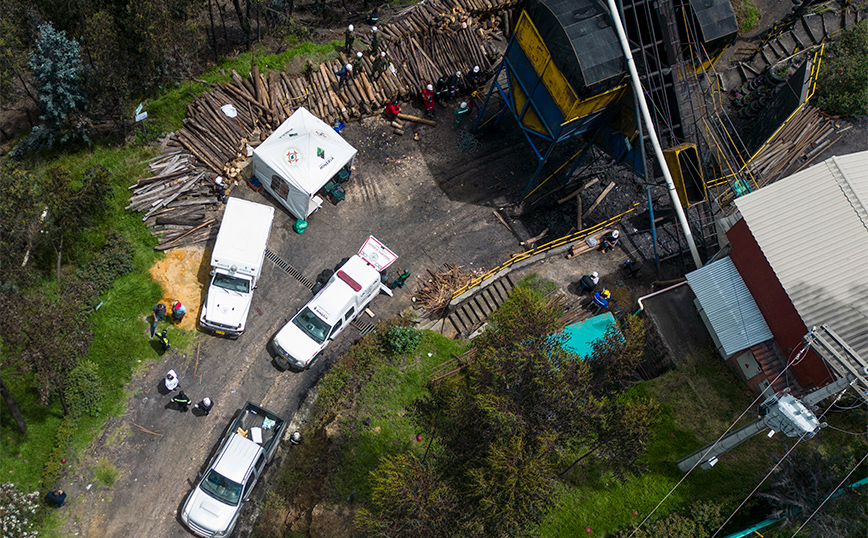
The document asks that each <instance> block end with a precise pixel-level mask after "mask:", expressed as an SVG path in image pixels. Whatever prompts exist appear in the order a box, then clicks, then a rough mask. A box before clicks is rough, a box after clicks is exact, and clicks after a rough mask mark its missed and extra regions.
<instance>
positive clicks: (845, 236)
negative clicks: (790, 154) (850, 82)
mask: <svg viewBox="0 0 868 538" xmlns="http://www.w3.org/2000/svg"><path fill="white" fill-rule="evenodd" d="M735 203H736V206H737V207H738V209H739V211H740V212H741V214H742V216H744V219H745V222H746V223H747V225H748V227H749V228H750V231H751V233H752V234H753V236H754V238H755V239H756V242H757V244H758V245H759V247H760V249H761V250H762V252H763V254H764V255H765V257H766V259H767V260H768V262H769V265H770V266H771V267H772V269H773V270H774V272H775V275H776V276H777V278H778V280H779V281H780V283H781V286H783V288H784V290H785V291H786V292H787V295H788V296H789V297H790V300H791V301H792V302H793V306H795V308H796V311H797V312H798V313H799V316H801V318H802V321H804V322H805V325H806V326H808V327H813V326H819V325H822V324H824V323H825V324H826V325H828V326H829V327H830V328H832V329H833V330H834V331H835V332H836V333H837V334H839V335H840V336H841V337H842V338H843V339H844V340H845V341H846V342H847V343H848V344H849V345H850V346H851V347H852V348H854V349H855V350H856V351H857V352H858V353H859V354H860V355H862V356H868V207H866V203H868V151H863V152H859V153H852V154H849V155H842V156H836V157H832V158H831V159H828V160H826V161H824V162H823V163H820V164H818V165H815V166H812V167H811V168H808V169H806V170H803V171H801V172H798V173H796V174H793V175H791V176H789V177H787V178H785V179H782V180H780V181H777V182H775V183H773V184H771V185H768V186H766V187H763V188H762V189H760V190H758V191H756V192H753V193H751V194H748V195H746V196H743V197H741V198H739V199H737V200H736V202H735Z"/></svg>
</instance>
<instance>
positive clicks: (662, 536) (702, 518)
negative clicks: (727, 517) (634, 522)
mask: <svg viewBox="0 0 868 538" xmlns="http://www.w3.org/2000/svg"><path fill="white" fill-rule="evenodd" d="M720 508H721V507H720V505H717V504H713V503H707V502H705V503H697V504H695V505H693V506H692V507H691V508H690V511H689V512H688V513H687V514H684V515H681V514H679V513H677V512H672V513H671V514H669V515H668V516H666V517H665V518H663V519H658V520H657V521H654V522H651V523H648V524H646V525H645V526H644V527H642V528H641V529H639V530H638V531H636V532H635V533H633V531H632V530H626V531H623V532H621V533H619V534H618V538H627V537H628V536H635V537H636V538H695V537H696V536H711V534H712V533H713V532H714V531H715V530H716V529H717V528H718V526H719V525H720V524H721V523H722V522H723V516H721V514H720Z"/></svg>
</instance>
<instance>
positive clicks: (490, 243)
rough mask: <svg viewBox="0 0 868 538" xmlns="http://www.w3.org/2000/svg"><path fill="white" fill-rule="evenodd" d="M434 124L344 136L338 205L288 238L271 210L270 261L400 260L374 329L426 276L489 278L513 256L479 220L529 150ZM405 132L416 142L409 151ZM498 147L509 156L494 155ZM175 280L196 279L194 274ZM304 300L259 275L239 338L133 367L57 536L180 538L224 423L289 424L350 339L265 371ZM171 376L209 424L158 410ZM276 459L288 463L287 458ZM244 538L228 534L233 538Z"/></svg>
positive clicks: (275, 277)
mask: <svg viewBox="0 0 868 538" xmlns="http://www.w3.org/2000/svg"><path fill="white" fill-rule="evenodd" d="M440 116H441V117H442V118H444V121H442V122H441V125H440V126H438V127H437V128H431V127H425V126H418V125H410V126H409V127H408V129H407V132H406V134H405V135H404V136H403V137H396V136H394V135H392V134H391V129H389V128H388V126H387V122H385V121H383V120H381V119H374V120H367V121H366V122H364V123H363V124H362V125H359V124H352V125H350V126H349V127H347V129H346V130H345V131H344V133H343V134H344V135H345V137H346V138H347V140H348V141H349V142H350V143H352V144H353V145H355V146H356V148H357V149H358V150H359V155H358V157H357V160H356V163H357V166H356V170H355V172H354V174H353V177H352V179H351V180H350V182H349V183H348V184H347V197H346V200H345V201H343V202H341V203H340V204H339V205H338V206H334V205H331V204H328V203H327V204H325V205H324V207H323V208H322V209H321V210H320V211H318V212H317V213H316V214H314V215H312V216H311V217H310V219H309V226H308V228H307V231H305V233H304V234H303V235H298V234H296V233H295V232H293V231H292V228H291V225H292V222H293V220H294V219H293V218H292V217H291V216H290V215H289V214H288V213H287V212H286V211H284V210H283V209H281V208H278V211H277V212H276V216H275V222H274V226H273V228H272V234H271V238H270V241H269V247H270V248H271V249H272V250H273V251H274V252H275V253H277V254H278V255H279V256H280V257H281V258H283V259H284V260H286V261H287V262H289V263H290V264H291V265H293V266H294V267H295V268H296V269H298V270H299V271H300V272H301V273H302V274H304V275H306V276H307V277H308V278H311V279H313V278H315V277H316V275H317V274H318V273H319V272H320V271H321V270H322V269H324V268H331V267H333V266H334V265H335V264H336V263H337V262H338V261H340V260H341V259H342V258H344V257H346V256H349V255H351V254H353V253H355V252H356V250H358V248H359V247H360V246H361V244H362V242H363V241H364V239H365V238H366V237H367V236H368V235H369V234H373V235H376V236H377V237H378V238H379V239H380V240H382V241H383V242H384V243H385V244H386V245H388V246H389V247H390V248H392V249H393V250H394V251H395V252H396V253H397V254H398V255H399V256H400V258H399V260H398V262H397V263H396V264H395V266H394V267H393V268H390V272H391V273H393V275H392V276H396V275H397V274H398V273H399V272H400V271H402V270H403V269H405V268H407V269H409V270H410V271H411V272H412V274H413V277H411V279H410V281H409V285H408V286H406V287H405V288H403V289H402V290H398V291H397V292H396V294H395V297H394V298H391V299H390V298H388V297H386V296H385V295H381V296H380V297H378V298H376V299H375V300H374V302H373V303H372V305H371V309H372V310H373V311H374V312H375V313H376V314H377V317H376V319H375V321H379V320H384V319H387V318H388V317H390V316H393V315H395V314H397V313H399V312H401V311H402V310H404V309H406V308H408V307H409V306H410V305H411V304H412V303H411V302H410V294H411V293H412V290H413V289H414V288H415V282H416V281H415V279H416V278H418V276H419V275H425V269H428V268H431V269H434V268H436V267H438V266H440V265H441V264H443V263H453V264H458V265H465V266H467V267H468V268H476V267H491V266H493V265H496V264H497V263H499V262H500V261H502V260H504V259H505V258H507V257H508V256H509V255H510V254H512V253H513V252H514V251H516V249H517V248H518V246H517V244H516V239H515V237H514V236H513V235H512V233H511V232H510V231H508V230H507V229H506V228H505V227H504V226H503V225H502V224H501V223H499V222H498V221H497V219H496V218H495V217H494V215H493V214H492V209H493V208H496V207H499V206H500V205H503V204H504V203H506V201H507V200H508V199H509V198H512V199H514V198H515V196H516V191H518V192H519V193H520V189H522V188H523V187H524V184H523V180H520V179H518V178H526V177H528V174H529V169H532V167H533V166H534V165H535V159H529V158H528V157H529V150H528V148H526V147H524V146H523V145H521V144H520V143H521V140H520V139H518V138H517V137H518V136H520V135H519V134H518V133H517V132H516V131H515V130H507V131H506V133H507V134H505V135H504V136H503V137H500V138H497V139H495V138H494V137H490V138H489V139H488V140H481V141H480V147H479V150H478V151H477V152H476V153H474V154H469V153H463V152H462V151H460V150H459V149H458V147H457V143H456V135H455V131H453V130H452V127H451V117H450V116H451V111H449V110H444V109H441V110H440ZM415 131H418V132H419V133H420V136H421V140H420V141H414V140H413V138H412V137H413V134H414V132H415ZM510 133H511V134H510ZM510 146H514V147H515V148H516V149H515V151H512V152H509V151H507V152H503V151H501V150H502V149H503V148H504V147H510ZM231 195H232V196H240V197H243V198H246V199H250V200H254V201H258V202H261V203H273V201H272V200H270V199H268V198H267V197H266V196H265V195H264V194H263V193H255V192H253V191H251V190H250V189H248V188H247V187H246V186H240V187H236V188H235V189H234V190H233V191H232V192H231ZM519 231H521V228H520V226H519ZM203 258H204V259H203V262H204V263H207V258H206V257H203ZM185 259H187V260H189V257H186V258H185ZM186 263H188V262H186ZM187 271H188V272H191V271H196V272H197V274H198V275H200V276H199V278H207V270H203V269H202V268H199V269H198V270H197V269H196V268H192V267H191V268H188V269H187ZM187 276H189V275H187ZM188 284H189V283H188ZM179 286H180V285H179ZM165 291H166V295H165V296H166V297H172V296H173V290H171V289H167V290H165ZM309 297H310V292H309V291H307V290H306V289H305V288H304V287H303V286H301V284H299V283H298V282H297V281H296V280H294V279H293V278H292V277H291V276H289V275H288V274H286V273H285V272H283V271H282V270H280V269H279V268H278V267H277V266H276V265H274V264H271V263H270V262H267V261H266V265H265V267H264V270H263V275H262V279H261V284H260V286H259V289H258V290H257V292H256V295H255V297H254V300H253V310H252V311H251V314H250V318H249V320H248V328H247V331H246V333H245V334H244V335H243V336H242V337H241V338H239V339H238V340H237V341H229V340H223V339H218V338H214V337H210V336H206V335H204V334H202V335H199V337H198V338H197V341H196V342H194V343H193V345H192V346H191V347H190V348H189V349H188V350H186V353H177V352H175V351H174V350H173V351H171V352H170V353H168V354H166V355H165V356H164V357H163V358H160V359H157V358H155V360H154V361H153V362H151V363H149V364H147V365H145V366H143V367H142V370H141V371H140V372H139V374H138V375H137V376H136V377H135V379H134V380H133V381H132V382H131V383H130V385H129V387H128V389H129V394H130V396H129V398H128V400H127V402H126V408H127V412H126V413H125V414H124V415H123V416H118V417H112V418H110V419H109V420H108V422H107V424H106V427H105V429H104V431H103V433H102V434H101V435H99V436H98V437H97V438H96V439H95V441H94V442H93V443H92V445H91V446H90V447H89V448H88V449H86V450H85V451H84V453H83V454H82V457H81V458H80V460H79V461H78V462H77V463H76V464H75V465H74V466H73V467H72V468H73V469H75V472H74V473H71V474H70V475H69V476H66V477H62V478H61V483H62V484H63V486H64V488H65V489H66V490H67V491H68V492H69V493H70V499H71V501H72V502H70V503H69V504H68V506H67V507H64V508H63V512H62V514H63V515H64V517H65V521H64V523H63V526H62V529H61V533H62V535H64V536H88V537H92V538H100V537H114V536H148V537H156V536H159V537H175V536H179V537H180V536H187V535H189V533H188V531H187V530H186V528H185V527H184V526H183V525H182V524H181V523H180V521H179V519H178V513H179V511H180V509H181V507H182V506H183V502H184V500H185V498H186V496H187V494H188V493H189V492H190V489H191V487H192V485H193V484H194V482H195V480H196V473H197V472H198V471H200V470H201V469H202V466H203V465H205V464H206V462H207V460H208V459H209V457H210V455H211V453H212V451H213V450H214V447H215V445H216V443H217V442H218V440H219V439H220V437H221V435H222V434H223V432H224V430H225V428H226V427H227V425H228V424H229V422H230V420H231V418H232V416H233V414H234V413H235V412H236V410H238V409H240V408H241V407H242V406H243V405H244V402H245V401H247V400H250V401H253V402H255V403H257V404H261V405H263V406H264V407H266V408H268V409H270V410H272V411H275V412H277V413H279V414H281V415H282V416H283V417H284V418H287V419H289V418H291V417H292V415H293V413H294V412H295V411H296V410H297V408H298V406H299V403H300V401H301V399H302V398H303V396H304V394H305V393H306V391H307V390H308V389H309V388H310V387H311V386H312V384H314V383H315V381H316V380H317V379H318V378H319V376H320V375H321V374H322V372H323V370H324V369H325V368H327V366H328V364H329V363H330V362H331V361H332V360H333V359H334V357H336V356H338V355H339V354H340V353H341V352H342V350H344V349H346V348H347V347H348V346H349V345H350V344H351V342H352V340H353V339H355V338H356V336H357V335H358V333H357V332H356V331H355V330H354V329H352V330H348V331H344V333H343V334H342V335H341V336H340V337H339V338H338V340H337V341H335V342H334V343H333V344H332V345H331V346H330V348H328V349H327V350H326V352H325V353H324V356H321V357H320V358H319V359H318V360H317V362H316V363H315V364H314V366H313V368H312V369H311V370H309V371H307V372H304V373H294V372H285V373H282V372H280V371H278V370H277V369H276V368H275V367H274V366H273V364H272V354H271V352H270V350H269V347H268V343H269V340H270V339H271V337H272V336H273V335H274V334H275V333H276V332H277V331H278V330H279V329H280V327H281V326H282V325H283V324H284V323H285V322H286V321H287V319H288V318H289V317H290V316H291V315H292V314H294V313H295V309H296V308H298V307H300V306H301V305H302V304H303V303H304V302H305V301H306V300H307V299H308V298H309ZM145 314H147V313H142V319H144V315H145ZM187 315H188V317H196V316H198V312H197V311H192V310H191V311H189V312H188V314H187ZM185 321H187V320H185ZM146 331H147V327H146V325H145V323H144V321H143V322H142V338H146V337H147V336H146ZM197 362H198V366H197ZM170 368H173V369H174V370H175V371H176V372H177V373H178V374H179V377H180V381H181V387H182V388H183V389H185V391H186V392H187V393H188V394H189V395H190V397H191V398H193V399H194V400H195V401H198V400H199V399H201V398H202V397H204V396H209V397H210V398H212V399H213V400H215V402H216V405H215V408H214V410H213V411H212V412H211V415H210V416H208V417H195V416H193V415H192V413H185V414H182V413H180V412H178V411H176V410H173V409H167V408H166V404H167V403H168V402H169V400H170V398H171V396H169V395H163V394H161V393H160V391H159V390H158V389H159V387H160V386H161V383H162V379H163V376H164V375H165V373H166V371H167V370H168V369H170ZM194 374H195V375H194ZM146 430H147V431H146ZM281 450H282V451H285V450H288V445H287V444H284V445H283V446H282V447H281ZM101 460H103V461H107V462H109V463H110V464H112V465H114V466H116V467H117V468H118V469H119V471H120V473H119V476H118V479H117V481H116V482H115V484H114V486H113V487H111V488H105V487H99V486H98V485H97V482H96V480H95V479H94V468H95V467H96V466H97V464H98V462H100V461H101ZM89 484H92V486H91V487H90V489H87V487H88V485H89ZM258 493H259V495H257V496H256V497H257V498H261V494H262V493H263V492H258ZM255 505H256V501H254V502H252V503H249V504H248V507H247V508H245V513H244V514H242V519H245V517H246V518H247V519H249V516H250V514H251V512H252V511H253V510H255V509H256V506H255ZM247 534H248V532H247V531H246V529H245V526H244V525H240V526H239V529H238V531H237V532H236V534H235V536H246V535H247Z"/></svg>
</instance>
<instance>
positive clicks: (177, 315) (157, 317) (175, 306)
mask: <svg viewBox="0 0 868 538" xmlns="http://www.w3.org/2000/svg"><path fill="white" fill-rule="evenodd" d="M186 313H187V307H186V306H184V305H183V304H182V303H181V301H175V302H174V303H172V313H171V319H172V322H173V323H176V324H177V323H181V320H183V319H184V315H185V314H186ZM161 321H166V305H164V304H163V303H157V305H156V306H155V307H154V320H153V321H152V322H151V338H153V337H155V336H156V337H157V339H158V340H159V341H160V343H161V344H162V345H163V351H169V349H170V348H171V347H172V345H171V344H170V343H169V336H168V335H169V329H168V328H164V329H163V331H162V332H160V333H159V334H158V333H157V324H158V323H159V322H161Z"/></svg>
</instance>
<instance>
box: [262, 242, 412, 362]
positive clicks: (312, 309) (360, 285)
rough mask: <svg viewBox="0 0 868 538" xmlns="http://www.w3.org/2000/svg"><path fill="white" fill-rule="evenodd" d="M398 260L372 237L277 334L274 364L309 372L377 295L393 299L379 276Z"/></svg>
mask: <svg viewBox="0 0 868 538" xmlns="http://www.w3.org/2000/svg"><path fill="white" fill-rule="evenodd" d="M397 259H398V256H397V255H396V254H395V253H394V252H392V251H391V250H389V249H388V248H386V246H385V245H384V244H383V243H381V242H380V241H378V240H377V238H375V237H374V236H369V237H368V240H367V241H365V244H364V245H362V248H361V249H359V253H358V254H356V255H355V256H353V257H352V258H349V259H348V260H347V261H346V262H345V263H344V264H343V265H341V266H340V267H338V269H337V271H336V272H335V273H334V274H333V275H332V276H331V278H329V280H328V282H327V283H326V285H325V286H324V287H323V288H322V289H321V290H320V291H319V293H317V294H316V295H315V296H314V297H313V299H311V300H310V302H308V303H307V304H306V305H305V306H304V308H302V309H301V310H300V311H299V312H298V313H297V314H296V315H295V316H294V317H293V318H292V319H291V320H289V323H287V324H286V325H285V326H284V327H283V328H282V329H281V330H280V332H278V333H277V335H275V337H274V340H273V344H274V351H275V353H276V354H277V356H276V358H275V363H276V364H277V365H278V366H279V367H281V368H282V369H284V370H286V369H288V368H290V367H291V368H294V369H298V370H305V369H307V368H310V365H311V364H313V360H314V359H315V358H316V356H317V355H318V354H319V353H320V351H322V350H323V349H325V347H326V346H327V345H328V343H329V342H331V341H332V340H334V339H335V337H336V336H337V335H338V334H340V332H341V331H343V330H344V329H345V328H346V327H347V325H349V324H350V323H351V322H352V321H353V319H355V317H356V316H358V315H359V314H360V313H361V312H362V311H363V310H364V309H365V307H366V306H368V304H369V303H370V302H371V301H373V300H374V297H376V296H377V293H378V292H379V291H381V290H382V291H383V292H385V293H386V294H387V295H390V296H391V295H392V291H391V290H390V289H389V288H388V287H386V286H385V285H383V284H382V282H381V277H380V273H381V272H382V271H383V270H384V269H386V268H387V267H389V266H390V265H391V264H392V263H394V261H395V260H397Z"/></svg>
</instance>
